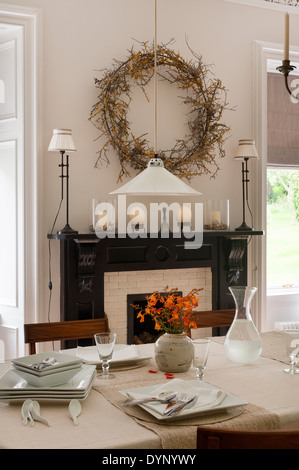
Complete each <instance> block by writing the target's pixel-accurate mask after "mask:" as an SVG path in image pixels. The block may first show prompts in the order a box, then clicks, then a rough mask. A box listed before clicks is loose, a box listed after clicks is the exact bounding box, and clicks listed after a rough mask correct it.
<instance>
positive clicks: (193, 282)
mask: <svg viewBox="0 0 299 470" xmlns="http://www.w3.org/2000/svg"><path fill="white" fill-rule="evenodd" d="M167 285H168V286H169V288H175V289H177V291H178V292H179V293H180V295H187V294H188V293H189V292H190V291H191V290H192V289H194V288H202V289H203V290H202V291H200V292H199V296H198V297H199V306H198V310H210V309H211V308H212V271H211V269H210V268H187V269H171V270H169V269H161V270H157V271H155V270H148V271H125V272H122V271H120V272H113V273H105V276H104V310H105V314H106V315H107V317H108V321H109V326H110V329H111V330H113V331H115V332H116V334H117V337H118V342H120V343H128V344H133V343H134V335H135V331H134V317H135V314H136V312H133V310H134V309H133V307H131V308H129V307H130V305H132V304H134V302H135V303H139V304H140V303H142V302H144V301H145V297H146V295H148V294H151V293H153V292H163V290H164V288H165V287H166V286H167ZM149 319H150V318H149ZM138 324H139V326H140V321H139V320H138V321H137V322H135V328H136V329H139V328H138ZM141 327H143V324H141ZM141 331H142V328H140V329H139V332H138V334H140V332H141ZM149 331H150V332H151V334H153V333H155V331H154V330H153V328H152V327H150V326H149Z"/></svg>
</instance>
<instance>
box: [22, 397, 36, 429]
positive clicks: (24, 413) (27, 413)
mask: <svg viewBox="0 0 299 470" xmlns="http://www.w3.org/2000/svg"><path fill="white" fill-rule="evenodd" d="M31 403H32V400H25V401H24V403H23V405H22V417H23V424H24V426H26V424H27V422H28V419H29V420H30V422H31V426H33V424H34V423H33V419H32V416H31V414H30V410H29V407H30V405H31Z"/></svg>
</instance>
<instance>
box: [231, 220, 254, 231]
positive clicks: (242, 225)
mask: <svg viewBox="0 0 299 470" xmlns="http://www.w3.org/2000/svg"><path fill="white" fill-rule="evenodd" d="M235 230H239V231H241V230H244V231H250V230H253V228H252V227H248V225H247V224H246V223H245V222H243V223H242V224H241V225H240V227H238V228H235Z"/></svg>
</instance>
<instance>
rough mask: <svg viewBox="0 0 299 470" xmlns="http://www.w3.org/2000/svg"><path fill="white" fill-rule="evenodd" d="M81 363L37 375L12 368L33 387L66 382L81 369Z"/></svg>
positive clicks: (50, 385) (54, 385) (53, 385)
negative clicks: (70, 367)
mask: <svg viewBox="0 0 299 470" xmlns="http://www.w3.org/2000/svg"><path fill="white" fill-rule="evenodd" d="M81 367H82V364H80V365H78V367H76V368H72V369H67V370H63V371H59V369H58V370H57V372H55V373H51V374H47V375H42V376H38V375H35V374H31V373H30V372H25V371H24V370H21V369H16V368H14V371H15V373H16V374H18V375H20V376H21V377H22V378H23V379H25V380H27V382H28V383H29V384H31V385H34V386H35V387H56V386H57V385H61V384H65V383H67V382H68V381H69V380H70V379H71V378H72V377H74V376H75V375H76V374H77V373H78V372H79V371H80V369H81Z"/></svg>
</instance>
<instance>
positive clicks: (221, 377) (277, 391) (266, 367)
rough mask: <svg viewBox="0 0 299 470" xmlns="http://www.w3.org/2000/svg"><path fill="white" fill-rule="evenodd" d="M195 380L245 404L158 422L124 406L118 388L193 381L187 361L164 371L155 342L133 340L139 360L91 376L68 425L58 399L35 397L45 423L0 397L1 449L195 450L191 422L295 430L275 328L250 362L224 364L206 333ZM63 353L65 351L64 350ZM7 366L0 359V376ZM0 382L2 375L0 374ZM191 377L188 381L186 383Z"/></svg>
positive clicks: (298, 416)
mask: <svg viewBox="0 0 299 470" xmlns="http://www.w3.org/2000/svg"><path fill="white" fill-rule="evenodd" d="M210 339H211V344H210V350H209V357H208V361H207V367H206V369H205V373H204V377H203V379H202V381H203V382H204V383H205V384H207V385H212V386H215V387H218V388H219V389H221V390H224V391H225V392H227V393H229V394H232V395H233V396H235V397H237V398H238V399H240V400H241V401H243V402H244V404H243V405H242V406H239V407H235V408H232V409H228V410H226V409H220V410H218V411H214V412H212V413H211V412H210V413H206V414H205V413H199V414H198V415H197V414H196V413H195V414H193V415H188V416H187V417H184V418H182V417H181V419H177V420H168V421H167V420H163V421H161V420H159V419H157V418H156V417H155V416H153V414H151V413H149V412H148V411H146V409H144V407H141V406H138V405H135V406H131V407H130V406H128V407H124V406H123V403H124V401H125V400H126V397H125V394H124V393H123V391H124V390H131V389H133V390H134V389H136V388H138V387H139V388H142V387H153V386H154V387H157V388H159V387H162V386H163V385H165V386H167V384H171V383H174V382H173V381H174V380H180V382H182V381H186V382H185V383H189V382H190V381H199V379H197V378H196V373H195V369H194V368H193V366H191V367H190V369H189V370H188V371H187V372H181V373H173V374H171V373H166V372H163V371H161V370H159V369H158V367H157V364H156V362H155V354H154V347H155V346H154V344H152V343H148V344H141V345H136V349H137V350H138V351H139V352H142V354H143V356H144V357H145V358H146V360H144V361H142V364H139V363H138V364H130V363H128V364H127V366H123V367H115V368H113V367H112V368H111V373H113V375H114V377H113V378H112V379H110V380H103V379H100V378H98V377H97V376H96V377H95V379H94V382H93V384H92V388H91V390H90V392H89V394H88V396H87V397H86V398H85V399H84V400H81V402H80V403H81V413H80V415H79V417H78V424H77V425H75V424H74V422H73V420H72V419H71V418H70V415H69V412H68V403H66V402H65V401H63V400H62V401H61V402H59V401H51V400H49V401H47V400H43V401H40V410H41V415H42V416H43V417H44V418H46V419H47V421H48V422H49V426H47V425H45V424H44V423H41V422H35V423H34V425H33V426H30V425H29V424H27V425H24V424H23V420H22V415H21V406H22V403H21V402H13V403H11V402H10V401H9V400H2V401H0V423H1V426H0V448H1V449H111V450H113V449H147V451H148V452H149V451H150V450H151V449H165V450H167V449H168V450H170V449H176V450H179V449H196V433H197V427H198V426H216V427H217V428H218V427H221V428H227V429H248V430H259V429H299V374H298V375H297V374H287V373H285V372H284V371H283V369H284V368H285V367H286V364H288V361H289V358H288V356H287V354H286V350H285V344H284V339H283V334H282V332H278V331H271V332H264V333H261V339H262V353H261V355H260V357H259V358H258V359H257V360H256V361H255V362H254V363H252V364H239V363H235V362H231V361H230V360H229V359H228V358H227V356H226V354H225V351H224V344H223V343H224V337H218V336H216V337H212V338H210ZM64 352H65V351H64ZM11 367H12V364H11V362H10V361H6V362H3V363H1V364H0V377H3V376H4V374H5V373H7V371H8V370H10V368H11ZM0 382H1V379H0ZM192 383H193V382H192Z"/></svg>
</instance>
